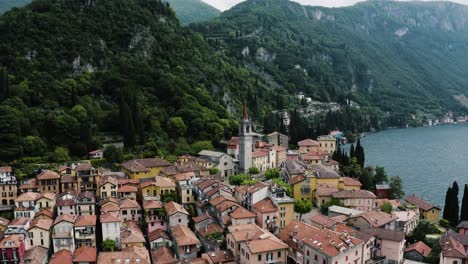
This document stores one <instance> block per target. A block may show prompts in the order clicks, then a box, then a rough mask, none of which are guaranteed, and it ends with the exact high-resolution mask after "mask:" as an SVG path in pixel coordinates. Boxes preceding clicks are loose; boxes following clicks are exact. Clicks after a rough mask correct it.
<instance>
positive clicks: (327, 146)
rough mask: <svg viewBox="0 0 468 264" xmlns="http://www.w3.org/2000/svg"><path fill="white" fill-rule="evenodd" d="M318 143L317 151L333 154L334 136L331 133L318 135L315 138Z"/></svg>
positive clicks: (334, 146)
mask: <svg viewBox="0 0 468 264" xmlns="http://www.w3.org/2000/svg"><path fill="white" fill-rule="evenodd" d="M317 141H318V143H319V151H324V152H326V153H328V154H330V155H331V154H333V152H335V150H336V138H335V137H334V136H331V135H326V136H319V137H318V138H317Z"/></svg>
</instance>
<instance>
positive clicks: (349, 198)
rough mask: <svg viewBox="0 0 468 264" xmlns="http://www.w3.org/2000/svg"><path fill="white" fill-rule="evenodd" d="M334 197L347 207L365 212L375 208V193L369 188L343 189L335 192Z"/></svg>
mask: <svg viewBox="0 0 468 264" xmlns="http://www.w3.org/2000/svg"><path fill="white" fill-rule="evenodd" d="M332 197H333V198H334V199H338V200H340V201H341V203H342V205H344V206H346V207H350V208H352V209H356V210H360V211H364V212H370V211H372V210H373V208H374V205H375V199H376V196H375V194H373V193H372V192H370V191H367V190H341V191H338V192H336V193H333V194H332Z"/></svg>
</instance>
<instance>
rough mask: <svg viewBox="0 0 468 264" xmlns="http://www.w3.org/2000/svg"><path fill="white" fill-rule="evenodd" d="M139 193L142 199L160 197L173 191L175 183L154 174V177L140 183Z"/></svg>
mask: <svg viewBox="0 0 468 264" xmlns="http://www.w3.org/2000/svg"><path fill="white" fill-rule="evenodd" d="M139 189H140V195H141V197H142V198H143V199H148V198H149V197H158V196H159V197H160V196H161V195H167V194H171V193H175V191H176V185H175V183H174V182H172V181H171V180H170V179H169V178H164V177H161V176H156V177H154V179H152V180H149V181H145V182H142V183H140V188H139Z"/></svg>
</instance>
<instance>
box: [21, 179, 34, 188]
mask: <svg viewBox="0 0 468 264" xmlns="http://www.w3.org/2000/svg"><path fill="white" fill-rule="evenodd" d="M35 188H37V185H36V178H32V179H29V180H27V181H24V182H22V183H21V185H20V186H19V189H20V190H24V189H35Z"/></svg>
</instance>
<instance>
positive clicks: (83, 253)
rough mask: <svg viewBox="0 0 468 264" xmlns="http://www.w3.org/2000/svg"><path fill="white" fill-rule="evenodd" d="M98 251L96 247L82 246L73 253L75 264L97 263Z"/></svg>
mask: <svg viewBox="0 0 468 264" xmlns="http://www.w3.org/2000/svg"><path fill="white" fill-rule="evenodd" d="M96 259H97V250H96V248H95V247H88V246H82V247H79V248H77V249H75V252H73V262H96Z"/></svg>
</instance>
